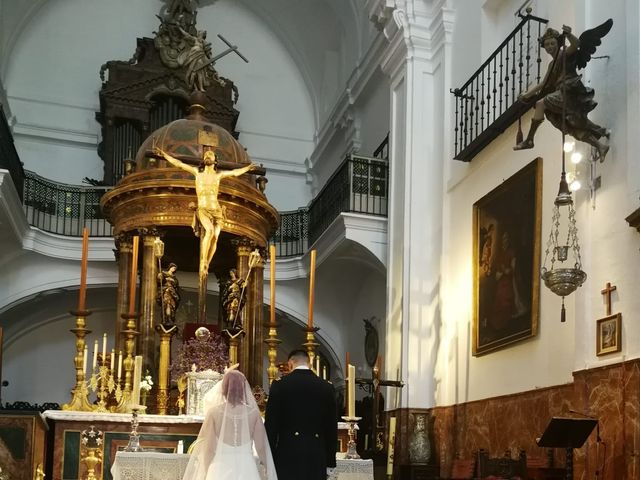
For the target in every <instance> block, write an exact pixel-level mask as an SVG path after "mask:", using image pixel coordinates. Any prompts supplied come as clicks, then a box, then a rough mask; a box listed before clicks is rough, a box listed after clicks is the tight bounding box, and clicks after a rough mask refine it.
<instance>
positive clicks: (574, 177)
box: [567, 172, 576, 183]
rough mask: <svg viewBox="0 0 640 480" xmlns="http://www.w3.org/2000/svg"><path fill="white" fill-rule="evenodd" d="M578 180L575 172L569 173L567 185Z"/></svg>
mask: <svg viewBox="0 0 640 480" xmlns="http://www.w3.org/2000/svg"><path fill="white" fill-rule="evenodd" d="M575 179H576V174H575V172H567V183H571V182H573V181H574V180H575Z"/></svg>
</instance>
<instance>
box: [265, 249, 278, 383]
mask: <svg viewBox="0 0 640 480" xmlns="http://www.w3.org/2000/svg"><path fill="white" fill-rule="evenodd" d="M269 289H270V295H271V298H270V299H269V322H268V323H266V324H265V327H266V328H267V338H265V340H264V343H266V344H267V358H268V359H269V366H268V367H267V377H269V385H271V382H273V381H274V380H275V379H276V377H277V376H278V367H277V366H276V357H277V356H278V345H279V344H280V343H282V341H281V340H280V339H279V338H278V327H279V326H280V325H278V322H276V247H275V245H269Z"/></svg>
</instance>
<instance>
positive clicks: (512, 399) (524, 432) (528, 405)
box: [392, 360, 640, 480]
mask: <svg viewBox="0 0 640 480" xmlns="http://www.w3.org/2000/svg"><path fill="white" fill-rule="evenodd" d="M639 409H640V360H634V361H630V362H624V363H618V364H615V365H609V366H606V367H600V368H595V369H590V370H583V371H578V372H575V373H574V382H573V383H570V384H566V385H559V386H554V387H548V388H541V389H536V390H532V391H527V392H521V393H517V394H513V395H505V396H501V397H495V398H488V399H484V400H478V401H474V402H468V403H464V404H459V405H454V406H449V407H437V408H433V409H430V410H426V411H427V412H428V413H429V415H430V416H431V426H432V432H431V446H432V449H433V454H432V463H435V464H437V465H439V466H440V472H441V475H442V476H443V477H445V478H446V476H447V475H448V474H449V472H450V471H451V466H452V463H453V460H454V458H463V459H464V458H473V457H474V456H475V454H476V452H477V451H478V449H480V448H484V449H485V450H488V451H489V453H490V454H491V456H502V455H504V453H505V451H508V452H510V453H511V455H512V457H513V458H516V457H517V455H518V452H519V450H520V449H524V450H525V451H526V452H527V455H529V456H531V455H534V456H538V457H544V456H546V450H545V449H543V448H540V447H538V446H537V445H536V438H538V437H540V435H541V434H542V432H543V431H544V429H545V427H546V426H547V423H548V422H549V420H550V419H551V417H553V416H575V415H573V414H571V413H569V410H575V411H578V412H583V413H584V414H586V415H591V416H593V417H595V418H598V419H599V421H600V422H599V426H600V437H601V439H602V441H601V442H597V441H596V433H595V432H594V433H593V434H592V435H591V436H590V437H589V439H588V440H587V443H586V444H585V446H584V447H583V448H581V449H578V450H576V451H575V454H574V458H575V461H574V479H579V480H587V479H592V478H595V474H596V470H598V473H599V476H598V477H597V478H599V479H600V480H639V479H640V451H638V448H639V445H640V443H639V442H640V425H639V422H640V419H639V416H640V413H639ZM423 412H425V410H420V409H400V410H399V411H397V412H395V415H396V416H397V417H398V430H397V435H396V452H395V463H396V466H399V465H407V464H409V455H408V444H409V437H410V435H411V431H410V427H411V423H410V421H409V420H410V418H411V415H412V414H413V413H423ZM392 414H393V413H392ZM554 459H555V463H556V465H564V451H563V450H560V449H557V450H556V451H555V453H554Z"/></svg>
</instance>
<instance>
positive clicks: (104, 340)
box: [102, 333, 107, 365]
mask: <svg viewBox="0 0 640 480" xmlns="http://www.w3.org/2000/svg"><path fill="white" fill-rule="evenodd" d="M106 364H107V334H106V333H105V334H104V335H102V365H106Z"/></svg>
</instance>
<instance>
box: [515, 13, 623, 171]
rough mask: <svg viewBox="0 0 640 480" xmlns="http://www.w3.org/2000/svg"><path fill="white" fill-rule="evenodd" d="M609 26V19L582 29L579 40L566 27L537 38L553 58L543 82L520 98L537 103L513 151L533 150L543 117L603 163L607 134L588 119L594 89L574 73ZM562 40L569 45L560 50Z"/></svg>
mask: <svg viewBox="0 0 640 480" xmlns="http://www.w3.org/2000/svg"><path fill="white" fill-rule="evenodd" d="M612 25H613V20H611V19H609V20H607V21H606V22H604V23H603V24H602V25H599V26H597V27H595V28H592V29H590V30H585V31H584V32H583V33H582V35H580V38H576V36H575V35H573V34H572V33H571V28H570V27H567V26H566V25H564V26H563V27H562V33H560V32H558V31H557V30H554V29H553V28H547V30H546V31H545V32H544V34H543V35H542V37H540V38H539V39H538V42H539V43H540V46H541V47H543V48H544V49H545V51H546V52H547V53H548V54H549V55H551V57H553V60H552V61H551V63H550V64H549V67H548V69H547V73H546V74H545V76H544V79H543V80H542V82H541V83H539V84H537V85H534V86H532V87H531V88H529V89H528V90H527V91H526V92H524V93H522V94H521V95H520V97H519V100H520V101H522V102H530V101H531V100H532V99H533V98H536V97H539V100H538V101H537V102H536V104H535V112H534V114H533V118H532V119H531V127H530V129H529V133H528V135H527V138H525V139H524V140H523V141H521V142H520V143H518V144H517V145H516V146H515V147H513V149H514V150H525V149H529V148H533V138H534V136H535V133H536V130H537V129H538V127H539V126H540V124H541V123H542V122H543V121H544V117H545V115H546V117H547V118H548V119H549V121H550V122H551V123H552V124H553V126H554V127H556V128H558V129H559V130H560V131H562V130H563V128H564V131H565V133H567V134H569V135H571V136H573V137H574V138H575V139H577V140H580V141H582V142H585V143H588V144H589V145H591V146H593V147H595V148H596V149H597V151H598V155H599V157H600V161H603V160H604V157H605V155H606V154H607V152H608V151H609V145H608V144H607V143H606V142H604V141H602V140H601V138H602V137H606V138H607V139H608V138H609V132H608V130H607V129H605V128H604V127H601V126H600V125H597V124H595V123H593V122H592V121H591V120H589V118H588V117H587V115H588V114H589V112H590V111H591V110H593V109H594V108H595V107H596V105H597V104H598V103H597V102H595V101H594V100H593V96H594V90H593V89H592V88H589V87H585V85H584V84H583V83H582V76H581V75H578V73H577V70H578V69H583V68H584V67H585V66H586V65H587V63H588V62H589V60H591V56H592V55H593V54H594V53H595V51H596V47H597V46H598V45H600V44H601V41H600V40H601V39H602V37H604V36H605V35H606V34H607V33H609V30H611V26H612ZM565 39H566V40H568V41H569V45H568V46H566V47H565V48H563V46H564V42H565ZM563 117H564V118H563Z"/></svg>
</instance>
